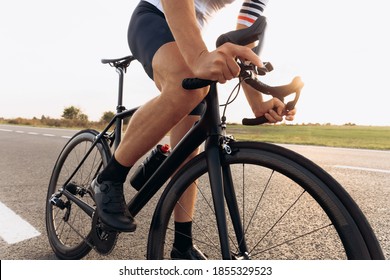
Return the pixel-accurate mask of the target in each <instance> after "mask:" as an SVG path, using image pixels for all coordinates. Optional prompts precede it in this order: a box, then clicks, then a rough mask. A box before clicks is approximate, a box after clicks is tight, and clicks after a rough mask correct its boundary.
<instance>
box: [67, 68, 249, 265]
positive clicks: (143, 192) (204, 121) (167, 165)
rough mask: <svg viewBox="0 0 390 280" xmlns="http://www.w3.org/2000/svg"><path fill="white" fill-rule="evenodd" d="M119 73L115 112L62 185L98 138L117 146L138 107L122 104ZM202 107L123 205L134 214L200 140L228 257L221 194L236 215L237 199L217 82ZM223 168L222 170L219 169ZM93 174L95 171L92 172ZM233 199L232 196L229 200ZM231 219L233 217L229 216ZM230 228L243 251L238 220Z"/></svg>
mask: <svg viewBox="0 0 390 280" xmlns="http://www.w3.org/2000/svg"><path fill="white" fill-rule="evenodd" d="M117 72H118V74H119V88H118V105H117V113H116V115H115V116H114V117H113V119H112V120H111V121H110V123H109V124H108V125H107V126H106V128H105V129H104V130H103V131H102V132H101V133H100V134H99V135H98V136H97V137H96V140H95V142H94V143H93V144H92V146H91V147H90V149H89V151H88V152H87V153H86V155H85V156H84V158H83V160H81V163H80V164H79V166H78V167H77V168H76V170H75V171H74V173H73V174H72V175H71V176H70V178H69V179H68V180H67V182H65V184H64V186H66V185H67V184H68V183H69V182H70V181H71V180H72V177H73V176H74V174H76V172H77V170H78V169H79V168H80V166H81V165H82V164H83V163H84V161H85V159H86V158H87V157H88V155H89V154H90V152H91V151H92V149H93V148H94V147H95V146H96V145H97V143H99V141H102V139H104V138H109V140H110V143H111V146H112V145H114V150H115V149H116V148H117V147H118V145H119V143H120V139H121V134H122V122H123V119H125V118H127V117H130V116H132V115H133V114H134V113H135V112H136V111H137V109H138V107H136V108H133V109H129V110H126V109H125V108H124V106H123V105H122V98H123V76H124V72H125V69H123V68H117ZM205 101H206V110H205V112H204V114H203V115H202V117H201V118H200V120H199V121H198V122H197V123H196V124H195V125H194V126H193V127H192V128H191V129H190V131H189V132H188V133H187V134H186V135H185V136H184V138H183V139H182V140H181V141H180V142H179V143H178V145H177V146H176V147H175V148H174V149H173V150H172V152H171V154H170V155H169V156H168V157H167V158H166V160H165V161H164V162H163V163H162V164H161V166H160V167H159V168H158V169H157V170H156V171H155V173H154V174H153V175H152V176H151V177H150V178H149V180H148V181H147V182H146V183H145V184H144V186H143V187H142V188H141V189H140V190H139V192H138V193H137V194H135V196H134V197H133V198H132V200H131V201H130V202H129V203H128V205H127V207H128V210H129V212H130V213H131V214H132V215H133V216H134V217H135V216H136V215H137V214H138V213H139V211H140V210H141V209H142V208H143V207H144V206H145V205H146V204H147V203H148V202H149V201H150V199H151V198H152V197H153V196H154V195H155V194H156V193H157V191H158V190H159V189H160V188H161V187H162V186H163V185H164V184H165V182H167V181H168V180H169V178H170V177H171V176H172V175H173V174H174V172H175V171H176V170H177V169H178V168H179V166H180V165H181V164H182V163H183V162H184V161H185V160H186V159H187V158H188V156H189V155H190V154H191V153H192V152H193V151H194V150H195V149H196V148H198V147H199V146H200V145H201V144H202V143H203V142H205V154H206V158H207V163H208V167H209V176H210V185H211V190H212V197H213V202H214V208H215V213H216V217H217V226H218V230H219V236H220V243H221V248H222V257H223V258H224V259H230V258H231V253H230V247H229V238H228V230H227V225H226V223H227V222H226V215H225V202H224V194H226V196H227V197H229V199H228V200H227V201H228V207H229V212H230V213H231V215H232V217H239V215H237V214H232V212H233V213H238V208H237V203H236V201H235V200H234V199H235V196H231V194H232V193H234V189H233V186H232V183H230V182H231V180H229V178H231V174H230V170H227V169H226V168H224V169H223V170H222V168H221V154H222V152H221V143H222V142H221V137H222V125H221V121H220V113H219V100H218V92H217V85H216V83H213V84H212V85H211V86H210V90H209V93H208V95H207V96H206V98H205ZM114 124H115V130H114V132H113V133H112V134H111V135H109V136H107V133H108V131H109V130H110V128H111V127H112V126H113V125H114ZM222 171H223V172H222ZM96 175H97V174H96ZM63 193H64V195H65V196H66V197H68V199H70V200H72V201H73V202H74V203H76V204H77V205H78V206H79V207H81V208H82V209H83V210H84V211H85V212H86V213H87V214H88V215H90V216H92V215H93V212H94V210H93V209H92V208H91V207H90V206H88V205H86V204H85V203H83V202H82V201H81V200H79V199H78V198H77V197H75V196H74V195H72V194H71V193H70V192H68V191H67V190H66V188H63ZM232 199H233V200H232ZM233 220H234V219H233ZM234 229H235V231H237V232H240V233H241V234H237V236H238V239H239V244H240V246H241V247H242V248H243V252H245V251H246V250H245V247H246V245H245V240H244V234H243V229H242V226H241V221H237V220H236V221H234Z"/></svg>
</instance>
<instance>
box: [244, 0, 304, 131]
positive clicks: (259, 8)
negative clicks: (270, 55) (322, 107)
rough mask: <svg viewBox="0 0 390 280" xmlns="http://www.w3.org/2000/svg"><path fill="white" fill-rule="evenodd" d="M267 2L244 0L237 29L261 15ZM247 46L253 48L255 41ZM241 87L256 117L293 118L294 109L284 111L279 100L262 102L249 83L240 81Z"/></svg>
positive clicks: (276, 120)
mask: <svg viewBox="0 0 390 280" xmlns="http://www.w3.org/2000/svg"><path fill="white" fill-rule="evenodd" d="M267 2H268V0H260V1H258V0H256V1H255V0H245V1H244V3H243V5H242V8H241V10H240V13H239V15H238V20H237V29H243V28H247V27H249V26H250V25H251V24H253V23H254V22H255V21H256V19H257V18H258V17H259V16H260V15H262V13H263V11H264V8H265V6H266V4H267ZM247 47H249V48H251V49H253V48H254V47H255V43H252V44H250V45H248V46H247ZM242 87H243V89H244V93H245V97H246V99H247V100H248V103H249V106H250V107H251V109H252V112H253V114H254V115H255V116H256V117H261V116H265V117H266V118H267V119H268V121H269V122H271V123H275V122H280V121H282V120H283V116H284V115H285V116H286V120H289V121H292V120H293V119H294V115H295V112H296V111H295V110H292V111H290V112H287V113H286V112H284V108H285V105H284V104H283V103H282V102H281V101H280V100H278V99H276V98H272V99H270V100H268V101H265V102H264V101H263V95H262V94H261V93H260V92H258V91H257V90H255V89H254V88H252V87H251V86H250V85H248V84H247V83H242Z"/></svg>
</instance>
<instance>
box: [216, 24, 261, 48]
mask: <svg viewBox="0 0 390 280" xmlns="http://www.w3.org/2000/svg"><path fill="white" fill-rule="evenodd" d="M266 26H267V21H266V18H265V17H264V16H260V17H259V18H258V19H257V20H256V21H255V22H254V23H253V24H252V25H251V26H249V27H248V28H244V29H239V30H234V31H230V32H228V33H225V34H222V35H221V36H219V37H218V39H217V42H216V45H217V48H218V47H219V46H222V45H223V44H225V43H227V42H230V43H233V44H236V45H241V46H245V45H248V44H250V43H254V42H256V41H259V43H258V45H257V46H256V47H254V48H253V51H254V52H255V53H256V54H260V51H261V47H262V45H263V39H264V33H265V28H266Z"/></svg>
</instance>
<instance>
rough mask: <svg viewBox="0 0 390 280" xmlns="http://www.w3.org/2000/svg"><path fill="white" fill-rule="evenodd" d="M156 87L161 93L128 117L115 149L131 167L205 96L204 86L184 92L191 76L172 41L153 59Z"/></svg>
mask: <svg viewBox="0 0 390 280" xmlns="http://www.w3.org/2000/svg"><path fill="white" fill-rule="evenodd" d="M153 72H154V80H155V83H156V86H157V87H158V88H159V90H160V91H161V94H160V95H159V96H157V97H156V98H154V99H152V100H150V101H149V102H147V103H146V104H145V105H143V106H142V107H141V108H140V109H139V110H138V111H137V112H136V113H135V114H134V116H133V117H132V118H131V120H130V122H129V125H128V128H127V130H126V133H125V135H124V138H123V140H122V142H121V144H120V145H119V147H118V149H117V150H116V152H115V158H116V160H117V161H118V162H119V163H120V164H122V165H124V166H132V165H134V163H135V162H136V161H137V160H138V159H139V158H140V157H141V156H142V155H144V154H146V153H147V152H148V151H149V150H150V149H152V148H153V146H154V145H156V144H157V143H158V141H159V140H160V139H162V138H163V137H164V136H165V135H166V134H167V133H168V132H169V131H170V130H171V129H172V128H173V127H174V126H175V125H176V124H178V123H179V122H180V121H181V120H182V119H183V118H184V117H185V116H187V115H188V114H189V113H190V112H191V111H192V110H193V109H194V108H195V107H196V106H197V105H198V104H199V103H200V102H201V101H202V100H203V98H204V97H205V96H206V94H207V90H208V89H207V88H203V89H199V90H193V91H187V90H184V89H183V88H182V86H181V82H182V80H183V79H184V78H188V77H192V76H193V74H192V72H191V71H190V70H189V68H188V66H187V64H186V63H185V61H184V60H183V58H182V56H181V54H180V52H179V50H178V48H177V46H176V43H175V42H172V43H168V44H165V45H164V46H162V47H161V48H160V49H159V50H158V51H157V52H156V54H155V56H154V58H153Z"/></svg>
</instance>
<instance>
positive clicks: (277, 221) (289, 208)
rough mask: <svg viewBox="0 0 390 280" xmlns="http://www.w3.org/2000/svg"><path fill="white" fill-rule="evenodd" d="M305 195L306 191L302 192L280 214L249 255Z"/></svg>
mask: <svg viewBox="0 0 390 280" xmlns="http://www.w3.org/2000/svg"><path fill="white" fill-rule="evenodd" d="M304 193H306V191H305V190H304V191H303V192H302V193H301V194H300V195H299V196H298V198H297V199H296V200H295V201H294V202H293V203H292V204H291V205H290V207H288V209H287V210H286V211H285V212H284V213H283V214H282V216H280V217H279V218H278V219H277V220H276V222H275V223H274V224H273V225H272V226H271V228H270V229H269V230H268V231H267V232H266V233H265V234H264V235H263V237H262V238H261V239H260V240H259V241H258V242H257V243H256V244H255V246H253V249H252V250H251V251H250V252H249V254H250V253H251V252H252V251H253V250H254V249H255V248H256V247H257V246H258V245H259V244H260V243H261V242H262V241H263V240H264V238H265V237H266V236H267V235H268V234H269V233H270V232H271V231H272V230H273V229H274V228H275V227H276V226H277V225H278V224H279V222H280V221H281V220H282V219H283V218H284V217H285V216H286V214H287V213H288V212H289V211H290V210H291V209H292V208H293V207H294V206H295V205H296V203H297V202H298V200H299V199H300V198H301V197H302V195H303V194H304Z"/></svg>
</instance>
